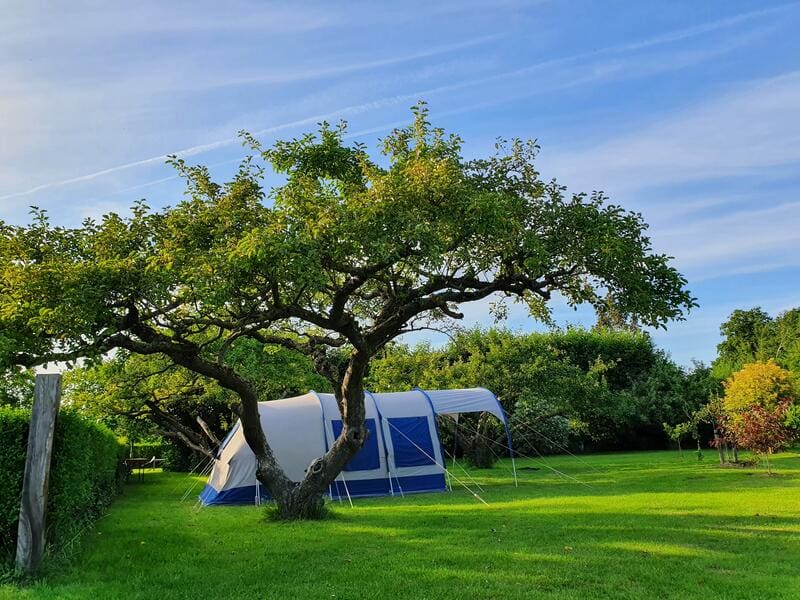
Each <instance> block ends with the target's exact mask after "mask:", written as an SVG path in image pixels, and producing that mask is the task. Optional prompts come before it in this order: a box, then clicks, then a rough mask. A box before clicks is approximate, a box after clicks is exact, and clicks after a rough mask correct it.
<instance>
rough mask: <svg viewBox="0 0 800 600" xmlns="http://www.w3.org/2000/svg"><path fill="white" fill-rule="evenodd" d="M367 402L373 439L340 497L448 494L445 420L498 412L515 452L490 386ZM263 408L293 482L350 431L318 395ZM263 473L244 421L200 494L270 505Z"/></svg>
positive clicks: (334, 493)
mask: <svg viewBox="0 0 800 600" xmlns="http://www.w3.org/2000/svg"><path fill="white" fill-rule="evenodd" d="M364 403H365V407H366V425H367V428H368V429H369V436H368V437H367V440H366V442H365V443H364V446H363V447H362V448H361V450H359V452H358V454H356V455H355V456H354V457H353V458H352V459H351V460H350V462H349V463H348V464H347V465H346V466H345V468H344V470H343V471H342V473H341V474H340V476H339V477H338V478H337V479H336V481H335V482H334V483H333V484H332V485H331V487H330V489H329V494H330V496H331V497H332V498H347V497H350V498H359V497H366V496H389V495H394V494H408V493H416V492H438V491H444V490H446V489H447V484H446V479H445V472H446V469H445V461H444V453H443V452H442V445H441V441H440V440H439V432H438V429H437V425H436V416H437V415H447V416H450V417H453V418H457V417H458V415H459V414H460V413H468V412H488V413H491V414H493V415H494V416H496V417H497V418H498V419H500V420H501V421H502V422H503V424H504V425H505V426H506V435H507V436H508V446H509V448H511V438H510V435H509V432H508V424H507V422H506V416H505V414H504V413H503V409H502V408H501V407H500V403H499V402H498V401H497V398H496V397H495V395H494V394H493V393H492V392H490V391H489V390H487V389H485V388H471V389H462V390H432V391H423V390H420V389H415V390H412V391H410V392H389V393H382V394H379V393H375V394H373V393H371V392H366V393H365V396H364ZM258 407H259V412H260V415H261V426H262V427H263V428H264V432H265V433H266V435H267V439H268V440H269V444H270V447H271V448H272V450H273V452H274V453H275V457H276V458H277V460H278V463H279V464H280V466H281V467H282V468H283V470H284V471H285V472H286V474H287V475H288V476H289V477H290V478H291V479H292V480H293V481H300V480H301V479H303V477H304V476H305V471H306V469H307V468H308V467H309V466H310V465H311V463H312V462H313V461H314V460H315V459H317V458H319V457H320V456H322V455H323V454H324V453H325V452H326V451H327V450H328V448H330V446H331V444H332V443H333V441H334V440H335V439H336V437H337V436H338V435H339V433H340V432H341V430H342V418H341V414H340V412H339V407H338V405H337V404H336V398H335V397H334V395H333V394H318V393H316V392H313V391H311V392H309V393H307V394H305V395H303V396H297V397H295V398H285V399H283V400H273V401H271V402H259V405H258ZM512 454H513V453H512ZM255 473H256V464H255V456H254V455H253V452H252V450H250V447H249V446H248V445H247V442H246V441H245V439H244V433H243V432H242V428H241V423H239V422H237V423H236V425H235V426H234V427H233V429H232V430H231V432H230V433H229V434H228V436H227V437H226V438H225V441H223V443H222V445H221V447H220V449H219V452H218V453H217V458H216V460H215V463H214V468H213V470H212V471H211V476H210V477H209V479H208V483H207V484H206V486H205V489H203V492H202V493H201V494H200V500H201V502H202V503H203V504H205V505H210V504H252V503H259V502H261V501H262V500H268V499H269V494H268V492H267V490H266V489H264V487H263V486H262V485H261V484H259V482H258V481H257V480H256V475H255Z"/></svg>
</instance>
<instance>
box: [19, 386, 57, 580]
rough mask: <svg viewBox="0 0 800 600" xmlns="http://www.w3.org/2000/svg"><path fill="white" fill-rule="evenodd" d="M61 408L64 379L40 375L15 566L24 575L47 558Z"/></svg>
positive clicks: (30, 431) (35, 396)
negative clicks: (49, 497) (48, 514)
mask: <svg viewBox="0 0 800 600" xmlns="http://www.w3.org/2000/svg"><path fill="white" fill-rule="evenodd" d="M60 405H61V375H59V374H47V375H44V374H40V375H37V376H36V385H35V387H34V392H33V410H32V411H31V424H30V430H29V432H28V454H27V456H26V458H25V475H24V478H23V480H22V501H21V502H20V510H19V528H18V530H17V559H16V566H17V570H18V571H23V572H25V573H33V572H34V571H36V569H37V568H38V567H39V563H40V562H41V560H42V555H43V554H44V549H45V510H46V508H47V484H48V480H49V478H50V458H51V455H52V452H53V435H54V433H55V428H56V417H57V416H58V409H59V406H60Z"/></svg>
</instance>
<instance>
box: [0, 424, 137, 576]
mask: <svg viewBox="0 0 800 600" xmlns="http://www.w3.org/2000/svg"><path fill="white" fill-rule="evenodd" d="M29 421H30V413H29V412H27V411H23V410H19V409H8V408H0V534H2V535H0V539H2V540H3V544H2V545H0V559H1V560H2V562H3V563H7V562H8V561H10V560H11V558H12V557H13V553H14V548H15V544H16V536H17V518H18V516H19V502H20V494H21V492H22V475H23V471H24V464H25V448H26V446H27V437H28V424H29ZM125 455H126V448H125V446H124V445H123V444H121V443H119V441H118V440H117V438H116V436H115V435H114V434H113V433H111V432H110V431H109V430H108V429H107V428H105V427H104V426H102V425H99V424H97V423H94V422H91V421H89V420H87V419H84V418H82V417H80V416H79V415H78V414H76V413H75V412H73V411H70V410H62V411H61V412H60V413H59V416H58V421H57V424H56V432H55V438H54V442H53V455H52V463H51V469H50V483H49V493H48V505H47V542H48V545H49V546H50V553H51V554H52V553H53V552H55V551H59V550H62V549H64V547H65V545H66V544H69V543H71V541H72V540H73V539H74V538H76V537H77V536H79V534H80V533H81V531H82V530H83V529H85V528H86V527H87V526H88V525H89V524H91V523H92V522H93V521H94V520H95V519H96V518H97V517H98V516H100V514H101V513H102V511H103V509H104V508H105V507H106V506H107V505H108V504H109V503H110V502H111V500H112V499H113V498H114V496H115V495H116V494H117V493H119V491H120V490H121V486H122V483H123V480H124V477H125V471H124V468H123V467H122V466H121V463H120V460H121V459H122V458H124V457H125Z"/></svg>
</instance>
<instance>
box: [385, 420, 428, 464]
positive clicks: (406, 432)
mask: <svg viewBox="0 0 800 600" xmlns="http://www.w3.org/2000/svg"><path fill="white" fill-rule="evenodd" d="M389 430H390V431H391V434H392V447H393V449H394V464H395V465H396V466H397V467H422V466H425V465H433V464H436V463H435V461H434V460H433V456H434V453H433V441H432V440H431V430H430V427H429V426H428V417H394V418H391V417H390V418H389Z"/></svg>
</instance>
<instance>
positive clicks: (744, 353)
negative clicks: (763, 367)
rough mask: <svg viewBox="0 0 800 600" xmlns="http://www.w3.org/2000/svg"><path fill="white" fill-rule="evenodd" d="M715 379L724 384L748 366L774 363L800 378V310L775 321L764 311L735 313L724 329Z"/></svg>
mask: <svg viewBox="0 0 800 600" xmlns="http://www.w3.org/2000/svg"><path fill="white" fill-rule="evenodd" d="M720 333H721V335H722V336H723V340H722V342H720V344H719V345H718V346H717V353H718V356H717V359H716V360H715V361H714V364H713V373H714V376H715V377H716V378H717V379H719V380H720V381H722V380H724V379H727V378H728V377H730V376H731V375H732V374H733V373H734V372H736V371H738V370H740V369H741V368H742V367H744V366H745V365H746V364H748V363H754V362H766V361H767V360H774V361H775V362H776V363H777V364H778V365H780V366H782V367H784V368H786V369H788V370H790V371H792V372H794V373H795V374H798V375H800V308H793V309H791V310H787V311H785V312H783V313H781V314H779V315H778V316H777V317H775V318H772V317H771V316H770V315H769V314H767V313H766V312H764V311H763V310H762V309H761V308H759V307H756V308H752V309H750V310H735V311H733V312H732V313H731V316H730V317H729V318H728V320H727V321H725V322H724V323H723V324H722V325H721V326H720Z"/></svg>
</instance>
